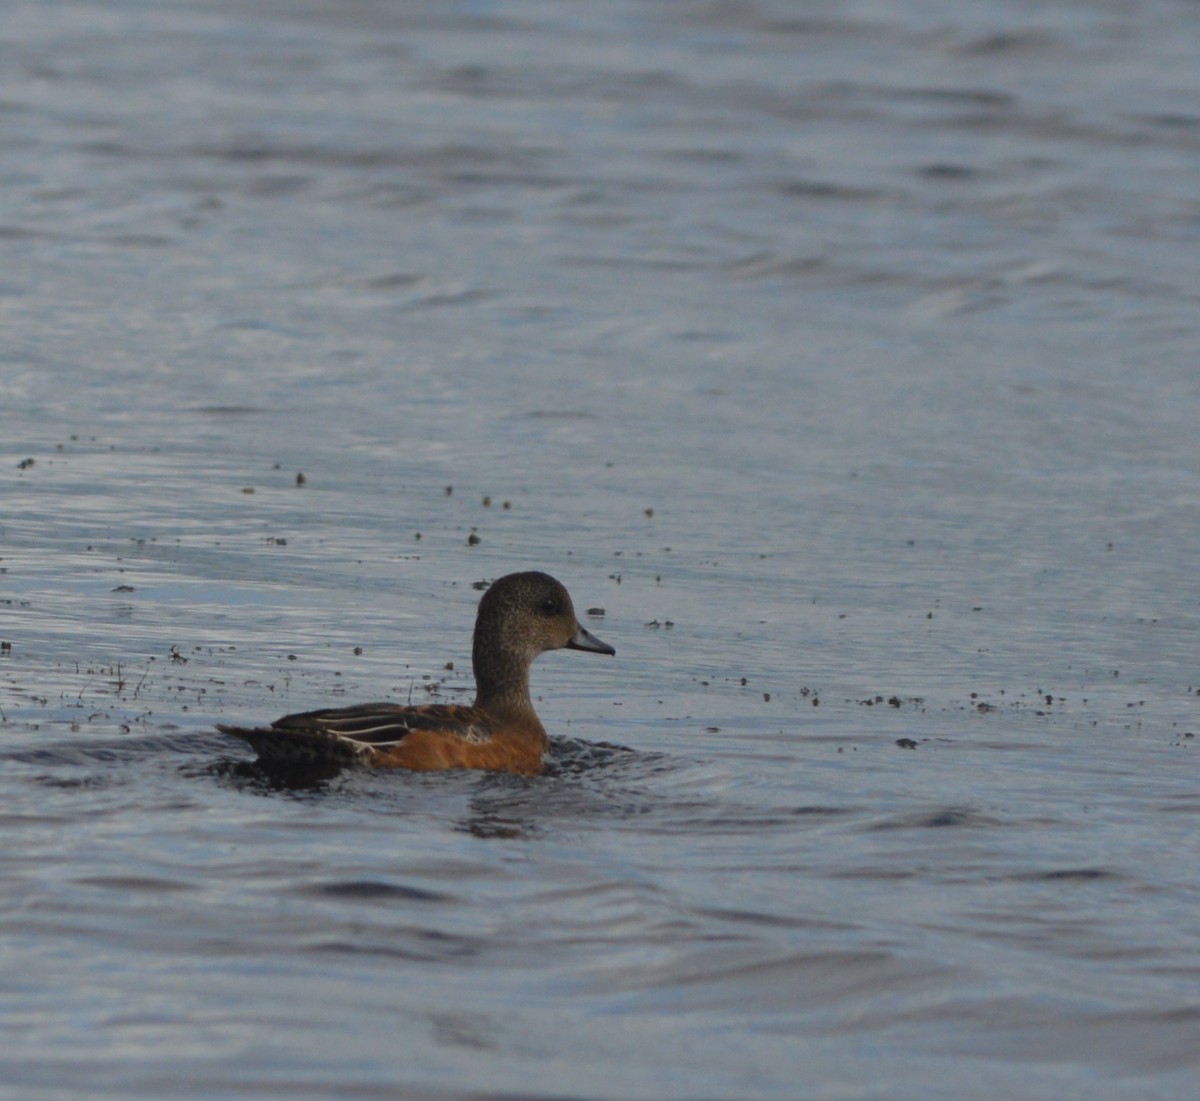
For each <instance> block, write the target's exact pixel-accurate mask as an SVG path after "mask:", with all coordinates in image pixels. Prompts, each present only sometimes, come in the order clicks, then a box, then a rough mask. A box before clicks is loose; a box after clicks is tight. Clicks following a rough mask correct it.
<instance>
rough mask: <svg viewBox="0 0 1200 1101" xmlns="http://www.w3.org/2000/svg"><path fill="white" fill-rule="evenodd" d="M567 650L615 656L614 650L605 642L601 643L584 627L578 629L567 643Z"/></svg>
mask: <svg viewBox="0 0 1200 1101" xmlns="http://www.w3.org/2000/svg"><path fill="white" fill-rule="evenodd" d="M567 649H568V650H591V652H592V653H593V654H615V653H616V650H614V649H613V648H612V647H611V646H609V644H608V643H607V642H601V641H600V640H599V639H598V638H597V637H596V636H595V635H594V634H592V632H591V631H589V630H588V629H587V628H586V627H580V628H579V630H578V631H576V632H575V637H574V638H572V639H571V641H570V642H568V643H567Z"/></svg>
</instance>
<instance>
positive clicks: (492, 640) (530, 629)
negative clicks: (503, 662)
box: [474, 571, 616, 677]
mask: <svg viewBox="0 0 1200 1101" xmlns="http://www.w3.org/2000/svg"><path fill="white" fill-rule="evenodd" d="M561 649H570V650H590V651H592V652H593V653H596V654H615V653H616V650H614V649H613V648H612V647H611V646H609V644H608V643H607V642H601V641H600V639H598V638H597V637H596V636H595V635H593V634H592V633H591V631H589V630H588V629H587V628H586V627H584V626H583V625H582V624H580V622H579V619H578V618H577V617H576V615H575V606H574V605H573V604H572V603H571V595H570V593H568V592H567V590H566V588H565V586H564V585H563V584H562V582H560V581H557V580H555V579H554V578H553V577H551V576H550V575H549V574H548V573H540V572H537V571H530V572H528V573H510V574H508V575H507V576H505V577H501V578H499V579H497V580H496V581H494V582H493V583H492V585H491V587H490V588H489V589H488V591H487V592H486V593H484V594H483V599H482V600H480V602H479V614H478V616H477V617H476V620H475V645H474V651H475V654H474V656H475V662H476V671H475V672H476V676H477V677H478V675H479V668H478V666H479V663H480V662H481V661H483V662H484V663H485V664H486V663H487V661H488V658H489V657H490V656H491V655H493V654H494V655H501V654H503V655H505V656H509V657H519V658H520V660H522V661H523V662H524V663H525V664H526V665H528V663H529V662H531V661H533V659H534V658H535V657H537V656H538V654H543V653H545V652H546V651H547V650H561Z"/></svg>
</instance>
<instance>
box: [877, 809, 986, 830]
mask: <svg viewBox="0 0 1200 1101" xmlns="http://www.w3.org/2000/svg"><path fill="white" fill-rule="evenodd" d="M999 825H1002V822H1001V821H1000V820H999V819H997V818H995V817H993V816H991V815H987V814H983V813H981V812H980V811H975V810H971V809H970V808H969V807H946V808H945V809H943V810H934V811H917V812H914V813H906V814H902V815H897V816H895V817H892V818H888V819H886V820H884V821H881V822H873V823H871V824H870V825H868V826H867V827H866V829H868V830H872V831H874V830H929V829H937V830H940V829H989V828H992V827H995V826H999Z"/></svg>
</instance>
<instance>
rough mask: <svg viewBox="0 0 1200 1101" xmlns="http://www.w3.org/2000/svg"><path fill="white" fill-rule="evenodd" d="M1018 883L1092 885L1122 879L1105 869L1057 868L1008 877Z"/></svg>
mask: <svg viewBox="0 0 1200 1101" xmlns="http://www.w3.org/2000/svg"><path fill="white" fill-rule="evenodd" d="M1007 878H1008V879H1010V880H1012V881H1013V882H1018V883H1022V882H1023V883H1070V882H1080V883H1091V882H1094V881H1096V880H1099V879H1122V878H1124V877H1123V876H1120V875H1118V874H1117V873H1116V872H1110V871H1108V870H1107V869H1105V868H1055V869H1053V870H1052V871H1046V872H1020V873H1018V874H1016V875H1011V876H1008V877H1007Z"/></svg>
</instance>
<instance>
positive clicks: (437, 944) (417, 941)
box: [303, 927, 489, 963]
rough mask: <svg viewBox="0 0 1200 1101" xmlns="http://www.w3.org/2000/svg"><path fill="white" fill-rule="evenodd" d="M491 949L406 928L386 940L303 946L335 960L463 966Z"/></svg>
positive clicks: (436, 931) (440, 932) (376, 937)
mask: <svg viewBox="0 0 1200 1101" xmlns="http://www.w3.org/2000/svg"><path fill="white" fill-rule="evenodd" d="M488 947H489V946H488V945H487V944H485V943H484V942H483V941H481V940H478V939H476V938H473V937H466V936H460V935H458V934H454V933H447V932H445V931H443V930H441V929H422V928H411V927H410V928H405V929H397V930H391V931H390V932H389V935H387V936H386V937H385V936H382V935H380V934H379V933H378V932H375V931H372V932H371V933H369V934H364V935H363V936H362V938H361V939H359V940H339V939H338V938H337V937H331V938H317V939H314V940H310V941H308V942H307V943H306V944H304V946H303V950H304V951H305V952H307V953H313V954H317V955H335V956H377V957H382V958H388V959H397V960H412V961H417V962H422V963H449V962H462V961H464V960H470V959H474V958H476V957H478V956H480V955H482V954H483V953H484V952H486V951H487V949H488Z"/></svg>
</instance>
